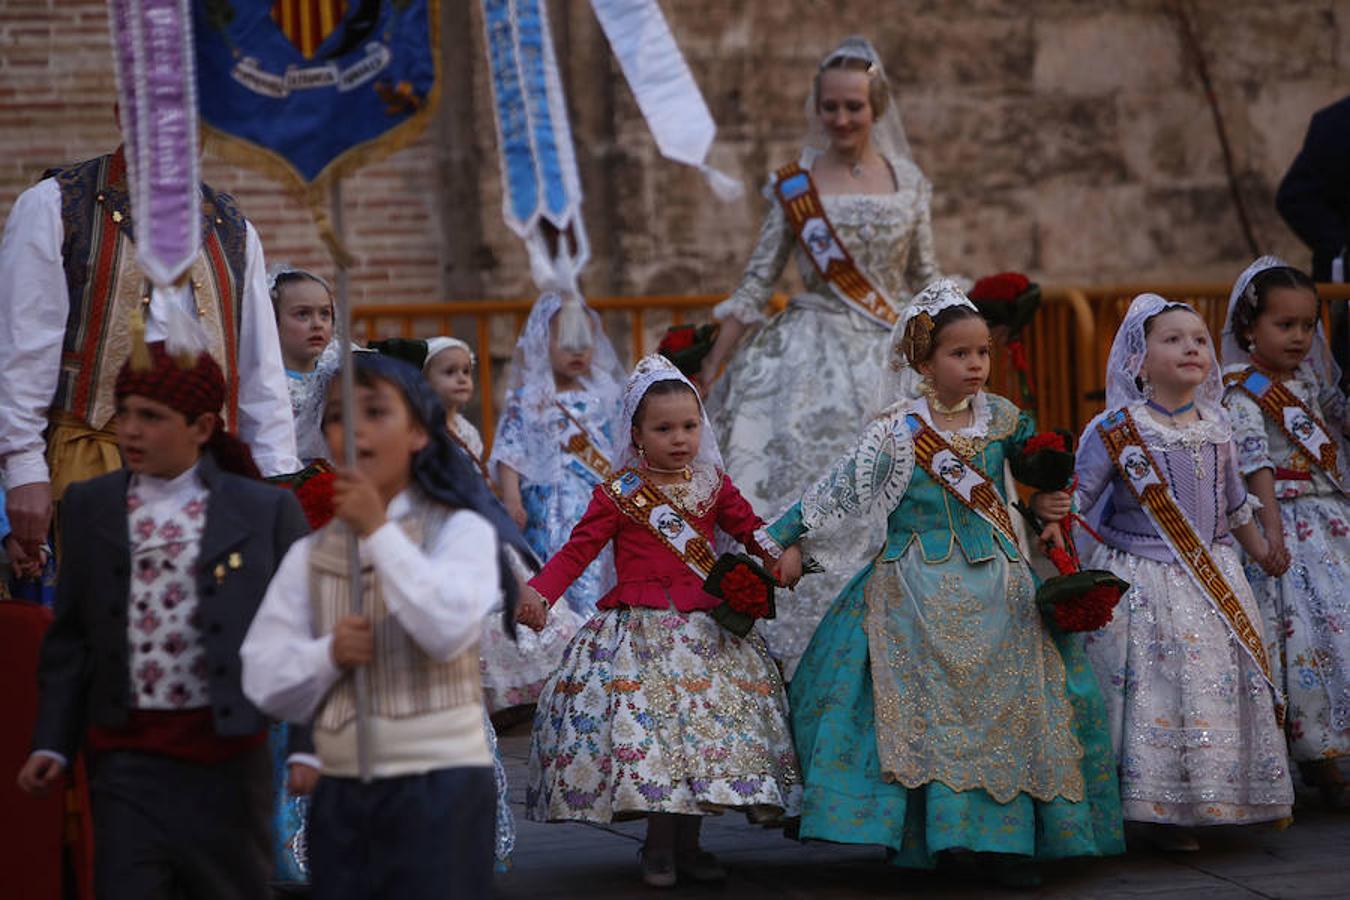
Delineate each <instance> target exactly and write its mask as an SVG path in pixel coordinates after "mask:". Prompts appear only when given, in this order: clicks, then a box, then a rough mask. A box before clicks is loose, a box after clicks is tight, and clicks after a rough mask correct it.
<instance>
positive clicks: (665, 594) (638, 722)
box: [521, 356, 801, 887]
mask: <svg viewBox="0 0 1350 900" xmlns="http://www.w3.org/2000/svg"><path fill="white" fill-rule="evenodd" d="M620 421H622V422H627V423H629V427H628V435H627V439H626V440H625V441H624V442H623V446H622V448H621V449H620V450H619V452H618V454H617V459H616V460H615V466H614V472H613V474H612V475H611V477H610V478H609V479H608V480H606V481H605V482H604V483H603V484H601V485H599V486H598V487H596V489H595V491H594V493H593V495H592V499H591V504H590V507H589V508H588V509H587V510H586V514H585V515H584V516H582V518H581V521H580V522H578V523H577V527H576V528H575V529H573V530H572V537H571V538H570V539H569V540H568V542H567V543H566V545H564V546H563V547H562V549H560V550H559V551H558V552H557V553H556V554H555V555H554V556H553V558H552V559H550V560H549V562H548V564H547V565H545V566H544V568H543V570H542V571H541V572H540V573H539V574H538V575H537V576H535V578H534V579H532V580H531V581H530V587H531V588H533V589H534V591H538V593H533V591H530V592H527V593H529V594H530V595H531V596H528V597H526V598H525V599H523V600H522V613H521V621H522V622H524V623H526V624H529V625H531V627H538V626H540V625H542V624H543V622H544V621H545V618H546V615H547V608H548V607H549V606H551V605H555V604H556V603H557V602H558V600H559V598H561V597H562V596H563V595H564V593H565V591H566V589H567V587H568V585H570V584H571V583H572V581H573V580H575V579H576V578H577V577H578V576H579V575H580V574H581V573H582V572H583V571H584V570H585V568H586V566H587V565H588V564H589V563H590V562H591V561H592V560H593V559H595V558H596V556H597V555H599V553H600V551H601V550H602V549H603V548H605V547H608V546H609V545H610V544H611V543H613V545H614V559H615V563H614V566H615V570H616V572H617V575H618V584H617V585H616V586H615V587H614V589H613V590H611V591H610V592H609V593H607V594H606V595H605V596H604V597H603V598H601V600H600V608H599V611H598V612H597V613H596V614H595V615H594V616H592V617H591V619H590V620H589V621H588V622H587V623H586V624H585V625H584V626H583V627H582V629H581V631H580V632H578V633H577V635H576V637H575V638H573V639H572V642H571V644H570V645H569V646H568V647H567V651H566V653H565V654H564V655H563V659H562V662H561V664H560V665H559V666H558V669H557V671H556V672H555V673H554V675H553V677H551V678H550V679H549V681H548V683H547V684H546V685H545V686H544V691H543V693H542V694H541V695H540V697H539V711H538V714H537V715H536V716H535V719H534V723H535V724H534V741H533V743H532V745H531V748H530V783H529V787H528V789H527V791H526V795H525V806H526V812H527V814H528V815H529V817H530V818H531V819H533V820H535V821H542V822H557V821H580V822H600V823H607V822H612V821H617V820H621V819H631V818H637V817H642V816H645V817H646V818H647V838H646V843H645V845H644V847H643V850H642V877H643V880H644V881H645V882H646V883H647V884H649V885H651V886H653V887H669V886H671V885H673V884H674V883H675V881H676V878H677V877H678V878H682V879H689V880H693V881H714V880H719V879H722V878H724V877H725V875H726V873H725V872H724V871H723V869H722V867H721V866H720V865H719V864H718V863H717V861H716V860H715V859H714V858H713V857H712V856H711V855H710V854H708V853H706V852H705V851H703V850H702V848H701V847H700V845H699V831H700V825H701V823H702V817H703V816H706V815H711V814H715V813H718V812H721V811H723V810H727V809H740V810H742V811H744V812H745V813H746V814H747V815H749V816H751V817H752V818H754V819H757V820H775V819H777V818H779V817H780V816H783V815H789V816H790V815H795V814H796V812H797V805H798V803H799V802H800V799H801V784H800V779H799V777H798V774H797V761H796V758H795V756H794V755H793V752H792V741H791V738H790V736H789V734H788V721H787V698H786V697H785V696H784V692H783V681H782V678H781V677H780V676H779V674H778V669H777V668H776V667H775V666H774V664H773V661H772V660H771V659H770V658H769V655H768V652H767V650H766V649H765V646H764V641H763V639H762V638H760V637H759V635H757V634H755V633H754V632H753V631H751V632H750V633H749V634H748V635H746V636H745V637H738V636H736V635H735V634H733V633H732V632H730V631H728V630H727V629H725V628H723V627H722V626H721V625H719V624H718V622H717V621H716V620H715V619H714V618H713V616H712V615H711V614H710V612H709V611H710V610H711V609H712V608H713V607H715V606H717V605H718V604H719V601H718V599H717V598H716V597H713V596H712V595H710V594H708V593H706V592H705V591H704V590H703V584H704V577H702V576H700V574H698V572H700V571H702V569H701V567H702V566H703V565H704V564H706V562H707V560H708V558H709V557H710V556H711V555H712V550H711V546H712V541H713V535H714V530H715V529H721V530H723V531H725V532H726V533H727V534H728V535H730V537H731V538H733V539H735V540H736V541H738V542H740V543H742V544H744V545H745V546H746V548H747V549H749V550H750V551H751V552H753V553H755V554H756V555H758V556H760V557H761V558H762V559H764V560H765V561H766V562H772V560H773V559H774V558H775V556H776V553H775V552H774V551H773V550H770V549H768V547H769V546H771V542H768V543H766V542H767V538H765V537H764V535H763V531H762V526H763V524H764V523H763V521H762V520H760V518H759V517H758V516H756V515H755V513H754V510H752V509H751V508H750V504H748V503H747V502H746V501H745V499H744V498H743V497H741V495H740V493H739V492H738V491H737V490H736V487H735V485H733V484H732V483H731V479H729V478H728V477H727V476H726V475H725V474H724V473H723V472H722V468H721V462H722V460H721V454H720V453H718V451H717V442H716V441H715V440H714V439H713V436H712V434H711V431H710V429H709V428H708V426H707V421H706V418H705V416H704V414H703V410H702V405H701V403H700V402H699V399H698V394H697V392H696V391H695V390H694V387H693V385H692V384H690V382H689V381H688V380H687V379H685V377H684V376H683V375H681V374H680V372H679V370H678V369H676V368H675V367H674V365H672V364H671V363H670V362H669V361H668V360H667V359H665V358H664V357H662V356H648V357H646V358H645V359H643V360H642V361H641V362H639V363H638V366H637V369H636V370H635V371H634V372H633V375H632V376H631V377H630V378H629V380H628V385H627V389H626V390H625V392H624V403H623V414H622V419H621V420H620ZM700 560H702V561H703V562H702V563H701V562H700ZM706 574H707V573H706V571H704V572H703V575H704V576H706ZM532 607H533V609H532Z"/></svg>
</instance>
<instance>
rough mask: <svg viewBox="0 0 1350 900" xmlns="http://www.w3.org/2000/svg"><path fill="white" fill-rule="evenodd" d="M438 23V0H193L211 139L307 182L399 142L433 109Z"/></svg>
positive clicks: (242, 158) (237, 155)
mask: <svg viewBox="0 0 1350 900" xmlns="http://www.w3.org/2000/svg"><path fill="white" fill-rule="evenodd" d="M457 2H463V0H457ZM439 24H440V11H439V0H194V3H193V31H194V35H195V40H196V47H197V86H198V98H199V103H200V107H201V119H202V121H203V123H204V124H205V125H207V126H208V128H209V129H210V134H211V136H212V137H213V138H216V139H223V140H218V141H217V142H216V143H213V145H212V146H213V147H217V146H218V147H220V148H221V149H223V151H224V153H225V155H226V156H227V157H230V158H233V159H236V160H237V161H239V162H241V163H243V164H245V165H250V164H251V165H255V166H260V167H262V168H265V169H268V170H270V171H272V172H273V173H274V174H284V175H288V176H289V177H291V178H293V179H295V180H297V181H299V182H300V183H301V184H302V185H305V186H315V185H316V184H317V183H318V182H320V181H325V180H327V179H328V178H330V177H335V176H340V175H341V174H343V173H344V172H346V171H350V170H352V169H355V168H356V167H358V166H360V165H363V164H364V163H366V162H370V161H372V160H373V159H374V158H377V157H379V156H383V155H385V154H387V153H391V152H393V151H394V150H397V149H399V148H400V147H402V146H404V145H406V144H407V143H409V142H410V141H411V140H413V139H414V138H415V137H416V136H417V134H418V133H419V132H420V131H421V129H422V127H423V126H424V125H425V123H426V119H427V116H428V115H430V113H431V111H432V109H433V108H434V107H435V105H436V100H437V96H438V93H439V54H440V34H439V31H440V29H439Z"/></svg>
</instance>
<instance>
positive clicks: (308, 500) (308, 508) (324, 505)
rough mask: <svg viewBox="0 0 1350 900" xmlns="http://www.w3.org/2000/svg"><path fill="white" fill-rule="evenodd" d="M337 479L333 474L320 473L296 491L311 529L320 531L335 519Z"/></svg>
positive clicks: (307, 480)
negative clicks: (334, 486)
mask: <svg viewBox="0 0 1350 900" xmlns="http://www.w3.org/2000/svg"><path fill="white" fill-rule="evenodd" d="M335 481H336V478H335V476H334V474H333V473H332V472H320V473H319V474H317V475H315V476H313V477H312V478H308V479H306V480H305V482H304V483H303V484H301V485H300V486H299V487H298V488H296V489H295V498H296V499H297V500H299V501H300V508H301V509H303V510H304V511H305V519H306V520H308V522H309V527H310V528H312V529H314V530H316V531H317V530H318V529H320V528H322V527H323V526H325V525H327V524H328V522H329V520H330V519H332V518H333V483H334V482H335Z"/></svg>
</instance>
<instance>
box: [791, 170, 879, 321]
mask: <svg viewBox="0 0 1350 900" xmlns="http://www.w3.org/2000/svg"><path fill="white" fill-rule="evenodd" d="M773 189H774V194H775V195H776V196H777V197H778V202H779V203H781V204H782V205H783V214H784V215H786V216H787V220H788V224H789V225H790V226H791V227H792V230H793V231H794V232H795V233H796V235H797V241H798V243H800V244H801V247H802V250H803V251H805V253H806V258H807V259H809V260H811V265H812V266H813V267H814V268H815V270H816V271H817V272H819V273H820V277H821V278H823V279H825V281H826V283H827V284H829V286H830V288H831V289H833V291H834V293H835V295H836V296H838V297H839V299H840V300H842V301H844V303H845V304H846V305H848V306H849V307H851V308H852V309H855V310H857V311H858V312H860V313H862V314H863V315H864V316H867V318H869V319H871V320H872V321H873V322H876V323H877V324H878V325H884V326H886V327H888V328H889V327H891V326H892V325H894V324H895V322H896V319H897V318H898V317H897V315H896V311H895V304H894V303H892V302H891V300H890V298H889V297H887V296H886V293H885V291H883V290H882V289H881V288H879V287H876V286H874V285H873V283H872V282H871V281H870V280H869V279H868V278H867V276H866V275H865V274H863V271H862V269H860V268H859V267H858V264H857V263H856V262H854V261H853V257H852V255H850V254H849V252H848V249H847V248H845V247H844V245H843V243H841V242H840V240H839V236H838V235H837V234H835V231H834V226H833V225H831V224H830V218H829V216H827V215H826V214H825V206H824V204H822V203H821V201H820V195H819V194H817V193H816V185H815V182H813V181H812V180H811V173H810V172H808V171H806V170H805V169H803V168H802V167H801V166H799V165H797V164H796V163H790V164H789V165H786V166H784V167H783V168H781V169H779V170H778V174H777V176H776V177H775V179H774V186H773Z"/></svg>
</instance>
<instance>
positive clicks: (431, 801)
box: [309, 766, 497, 900]
mask: <svg viewBox="0 0 1350 900" xmlns="http://www.w3.org/2000/svg"><path fill="white" fill-rule="evenodd" d="M496 814H497V786H496V782H495V781H494V779H493V775H492V768H491V767H490V766H483V767H464V768H454V769H437V770H435V771H433V772H428V773H427V774H425V775H407V776H403V777H398V778H380V779H376V780H374V781H372V782H371V783H370V784H362V783H361V782H360V780H359V779H356V778H330V777H328V776H324V777H322V778H320V779H319V786H318V788H316V789H315V792H314V802H313V805H312V806H311V807H310V820H309V841H310V857H309V859H310V866H309V871H310V883H311V885H312V886H313V895H314V898H315V900H478V898H480V897H481V898H486V897H488V896H490V894H491V891H492V859H493V857H492V848H493V840H494V835H495V821H496Z"/></svg>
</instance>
